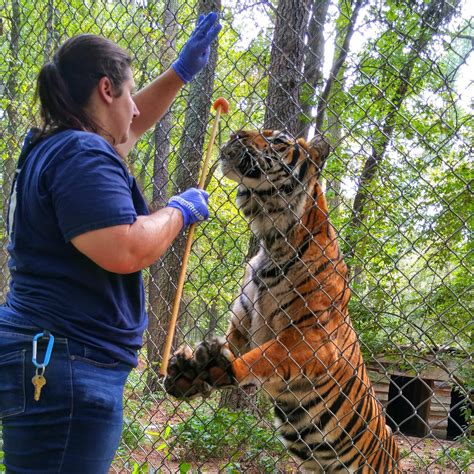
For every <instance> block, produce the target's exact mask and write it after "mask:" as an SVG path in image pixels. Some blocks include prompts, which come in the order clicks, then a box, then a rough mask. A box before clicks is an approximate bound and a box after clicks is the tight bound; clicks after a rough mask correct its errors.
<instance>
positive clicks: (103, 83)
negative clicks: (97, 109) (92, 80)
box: [97, 76, 114, 104]
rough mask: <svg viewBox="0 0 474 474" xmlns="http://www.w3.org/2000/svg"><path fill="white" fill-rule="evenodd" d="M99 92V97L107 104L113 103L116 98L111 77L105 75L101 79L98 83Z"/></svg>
mask: <svg viewBox="0 0 474 474" xmlns="http://www.w3.org/2000/svg"><path fill="white" fill-rule="evenodd" d="M97 92H98V93H99V97H100V98H101V99H102V100H103V101H104V102H106V103H107V104H110V103H112V101H113V99H114V88H113V86H112V83H111V82H110V79H109V78H108V77H107V76H103V77H101V78H100V79H99V82H98V84H97Z"/></svg>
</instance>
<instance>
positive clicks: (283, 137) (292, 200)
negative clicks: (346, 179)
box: [221, 130, 329, 236]
mask: <svg viewBox="0 0 474 474" xmlns="http://www.w3.org/2000/svg"><path fill="white" fill-rule="evenodd" d="M328 154H329V146H328V144H327V143H326V142H325V141H324V140H322V139H321V138H319V137H318V138H315V139H313V140H312V141H311V142H306V141H305V140H304V139H302V138H299V139H297V140H295V139H293V138H292V137H290V136H289V135H288V134H286V133H284V132H281V131H278V130H264V131H262V132H258V131H248V130H242V131H239V132H237V133H235V134H233V135H232V136H231V137H230V139H229V141H228V142H227V143H226V144H225V145H224V147H223V149H222V151H221V161H222V171H223V173H224V176H226V177H227V178H229V179H232V180H233V181H235V182H237V183H238V192H237V206H238V207H239V208H240V209H241V210H242V212H243V213H244V215H245V217H246V218H247V219H248V220H249V221H250V225H251V227H252V230H253V231H254V232H255V233H257V234H258V235H260V236H263V235H268V234H269V233H270V232H274V231H276V232H279V233H285V234H286V232H287V231H288V229H289V228H290V227H291V226H292V225H294V223H295V222H297V221H298V220H299V219H301V217H302V215H303V213H304V212H305V209H308V208H309V207H310V206H314V203H315V200H316V199H317V196H318V195H319V194H320V191H319V184H318V178H319V176H320V175H321V171H322V168H323V166H324V162H325V160H326V157H327V155H328Z"/></svg>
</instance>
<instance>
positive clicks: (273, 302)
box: [222, 130, 399, 473]
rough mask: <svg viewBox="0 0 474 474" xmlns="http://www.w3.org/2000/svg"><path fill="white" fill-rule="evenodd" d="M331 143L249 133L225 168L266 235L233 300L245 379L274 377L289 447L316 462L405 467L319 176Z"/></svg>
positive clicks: (348, 468)
mask: <svg viewBox="0 0 474 474" xmlns="http://www.w3.org/2000/svg"><path fill="white" fill-rule="evenodd" d="M328 151H329V150H328V147H327V146H326V145H325V144H324V142H323V141H320V140H317V139H316V140H313V141H312V142H310V143H307V142H306V141H305V140H302V139H299V140H297V141H295V140H293V139H292V138H291V137H289V136H287V135H285V134H284V133H281V132H279V131H268V130H267V131H264V132H262V133H259V132H256V131H241V132H238V133H237V134H235V135H234V136H232V137H231V139H230V141H229V142H228V143H227V144H226V145H225V147H224V148H223V150H222V169H223V172H224V175H225V176H227V177H228V178H230V179H232V180H234V181H236V182H237V183H238V193H237V205H238V206H239V208H240V209H241V211H242V212H243V214H244V215H245V217H246V218H247V219H248V221H249V224H250V226H251V228H252V230H253V232H254V233H255V234H256V235H257V236H258V237H259V238H260V248H259V251H258V253H257V254H256V255H255V257H253V258H252V259H251V261H250V262H249V264H248V267H247V269H246V274H245V278H244V281H243V285H242V292H241V294H240V295H239V297H238V298H237V299H236V301H235V304H234V305H233V308H232V319H231V323H230V328H229V331H228V336H227V341H228V346H229V348H230V349H231V350H232V352H233V353H234V355H235V359H234V360H233V362H232V369H233V371H234V374H235V377H236V379H237V381H238V382H239V384H241V385H246V384H256V385H258V386H260V387H262V388H263V389H264V390H265V392H266V393H267V394H268V395H269V396H270V397H271V398H272V400H273V402H274V406H275V408H274V410H275V421H276V425H277V427H278V429H279V431H280V434H281V436H282V438H283V440H284V442H285V444H286V445H287V447H288V449H289V451H290V452H291V453H292V454H293V455H294V456H295V457H296V458H297V459H299V461H300V463H301V468H302V469H305V470H307V471H310V472H325V473H333V472H334V473H336V472H358V473H366V472H367V473H370V472H375V473H386V472H387V473H388V472H399V470H398V467H397V461H398V449H397V446H396V445H395V441H394V438H393V436H392V434H391V431H390V429H389V428H388V427H387V426H386V423H385V417H384V415H383V412H382V407H381V405H380V404H379V402H378V401H377V400H376V398H375V396H374V392H373V390H372V387H371V385H370V381H369V378H368V376H367V371H366V368H365V365H364V362H363V360H362V355H361V352H360V348H359V343H358V341H357V336H356V334H355V332H354V330H353V328H352V325H351V322H350V318H349V315H348V311H347V306H348V303H349V298H350V291H349V288H348V286H347V267H346V265H345V263H344V260H343V257H342V255H341V253H340V251H339V247H338V244H337V241H336V233H335V230H334V228H333V227H332V225H331V223H330V222H329V219H328V210H327V204H326V200H325V198H324V195H323V193H322V190H321V187H320V185H319V183H318V179H319V175H320V172H321V169H322V167H323V165H324V159H325V157H326V156H327V154H328Z"/></svg>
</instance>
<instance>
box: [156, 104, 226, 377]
mask: <svg viewBox="0 0 474 474" xmlns="http://www.w3.org/2000/svg"><path fill="white" fill-rule="evenodd" d="M212 107H213V108H214V110H215V111H216V116H215V118H214V125H213V127H212V131H211V138H210V139H209V145H208V147H207V153H206V157H205V159H204V163H203V165H202V170H201V177H200V179H199V184H198V187H199V189H204V183H205V181H206V176H207V171H208V169H209V161H210V158H211V155H212V148H213V146H214V141H215V139H216V135H217V126H218V124H219V120H220V118H221V114H226V113H228V112H229V103H228V102H227V101H226V100H225V99H224V98H222V97H219V98H218V99H217V100H216V101H215V102H214V104H213V105H212ZM196 225H197V224H191V225H190V226H189V230H188V236H187V237H186V246H185V248H184V254H183V262H182V265H181V271H180V273H179V278H178V284H177V287H176V295H175V298H174V301H173V309H172V311H171V318H170V323H169V326H168V334H167V336H166V341H165V346H164V348H163V359H162V361H161V365H160V376H162V377H164V376H165V375H166V374H167V372H168V363H169V359H170V353H171V346H172V344H173V339H174V333H175V330H176V322H177V320H178V313H179V307H180V304H181V297H182V296H183V288H184V282H185V279H186V269H187V266H188V260H189V255H190V253H191V246H192V243H193V238H194V231H195V229H196Z"/></svg>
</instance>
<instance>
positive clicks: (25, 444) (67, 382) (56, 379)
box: [0, 317, 131, 474]
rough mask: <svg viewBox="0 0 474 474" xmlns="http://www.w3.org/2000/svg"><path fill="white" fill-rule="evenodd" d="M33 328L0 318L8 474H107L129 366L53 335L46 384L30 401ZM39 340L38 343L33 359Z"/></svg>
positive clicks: (0, 414)
mask: <svg viewBox="0 0 474 474" xmlns="http://www.w3.org/2000/svg"><path fill="white" fill-rule="evenodd" d="M38 332H42V328H35V327H32V326H31V325H30V326H29V325H28V323H25V322H23V321H22V320H20V319H19V318H16V317H7V318H3V317H2V318H0V420H1V422H2V424H3V441H4V446H3V448H4V452H5V458H4V464H5V466H6V469H7V473H8V474H26V473H28V474H30V473H31V474H32V473H35V474H36V473H37V474H40V473H41V474H50V473H51V474H52V473H55V474H59V473H63V474H76V473H77V474H102V473H104V474H105V473H107V472H108V469H109V467H110V464H111V463H112V460H113V458H114V455H115V452H116V450H117V448H118V445H119V442H120V436H121V432H122V422H123V411H122V396H123V389H124V385H125V382H126V380H127V376H128V374H129V373H130V370H131V367H130V366H128V365H125V364H123V363H121V362H119V361H116V360H114V359H112V358H111V357H109V356H108V355H106V354H104V353H102V352H101V351H98V350H96V349H93V348H91V347H89V346H86V345H84V344H80V343H77V342H75V341H72V340H70V339H69V340H68V339H65V338H61V337H56V338H55V343H54V347H53V351H52V354H51V361H50V363H49V365H48V366H47V367H46V370H45V373H44V376H45V378H46V385H45V386H44V387H43V389H42V391H41V396H40V399H39V401H35V400H34V387H33V384H32V382H31V379H32V377H33V375H34V374H35V366H34V365H33V363H32V360H31V358H32V338H33V336H34V335H35V334H37V333H38ZM46 342H47V341H46V340H44V341H43V340H40V342H39V343H38V356H37V360H38V362H42V361H43V359H44V354H45V348H46Z"/></svg>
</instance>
